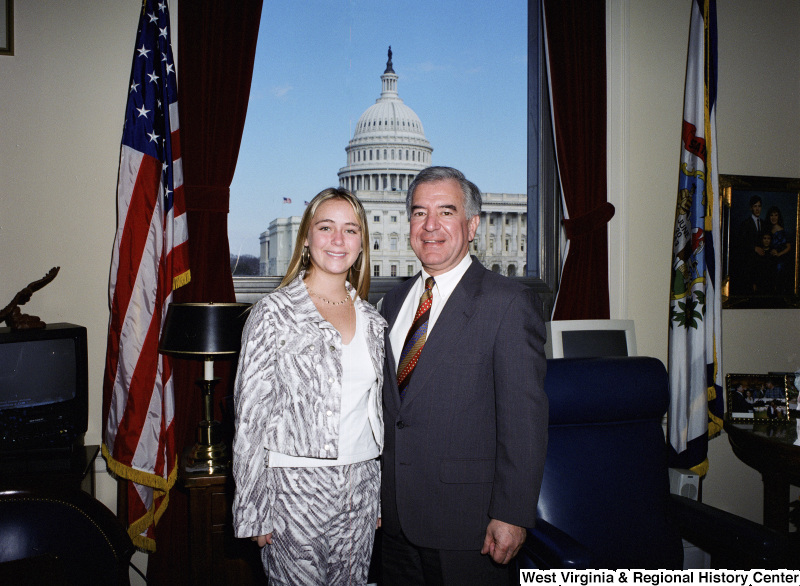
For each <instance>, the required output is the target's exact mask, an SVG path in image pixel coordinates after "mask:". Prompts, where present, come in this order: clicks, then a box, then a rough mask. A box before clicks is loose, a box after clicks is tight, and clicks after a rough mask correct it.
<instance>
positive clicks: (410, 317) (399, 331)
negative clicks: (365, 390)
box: [389, 254, 472, 368]
mask: <svg viewBox="0 0 800 586" xmlns="http://www.w3.org/2000/svg"><path fill="white" fill-rule="evenodd" d="M470 264H472V257H471V256H470V255H469V254H467V255H466V256H465V257H464V258H462V259H461V262H460V263H458V264H457V265H456V266H455V267H453V268H452V269H450V270H449V271H447V272H446V273H442V274H441V275H437V276H436V277H434V278H433V280H434V283H435V284H434V286H433V299H432V301H431V314H430V317H429V318H428V331H427V334H426V336H430V335H431V330H433V326H434V325H435V324H436V320H437V319H438V318H439V315H440V314H441V313H442V309H443V308H444V305H445V303H447V300H448V299H450V294H451V293H452V292H453V290H454V289H455V288H456V285H458V282H459V281H460V280H461V277H463V276H464V273H466V272H467V269H468V268H469V265H470ZM428 277H430V275H429V274H428V273H427V272H425V269H422V274H421V275H420V277H419V278H418V279H417V282H416V283H414V286H413V287H411V291H409V293H408V296H406V299H405V301H403V307H401V308H400V313H398V314H397V319H396V320H395V322H394V325H393V326H392V331H391V332H389V341H390V342H391V344H392V353H393V354H394V360H395V368H396V367H397V365H398V364H399V363H400V353H401V352H402V351H403V344H404V343H405V341H406V336H407V335H408V329H409V328H410V327H411V324H412V323H413V322H414V314H415V313H417V307H419V298H420V297H421V296H422V292H423V291H424V290H425V281H426V279H427V278H428Z"/></svg>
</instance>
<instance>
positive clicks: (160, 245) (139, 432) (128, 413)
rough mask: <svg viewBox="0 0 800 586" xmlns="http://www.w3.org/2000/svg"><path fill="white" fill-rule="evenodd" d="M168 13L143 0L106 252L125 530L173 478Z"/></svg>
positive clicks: (110, 455) (109, 380) (116, 454)
mask: <svg viewBox="0 0 800 586" xmlns="http://www.w3.org/2000/svg"><path fill="white" fill-rule="evenodd" d="M169 26H170V25H169V12H168V8H167V4H166V3H165V2H164V1H163V0H162V1H160V2H156V1H155V0H144V2H143V10H142V12H141V15H140V20H139V28H138V29H137V37H136V44H135V47H134V54H133V60H132V64H131V77H130V86H129V89H128V102H127V105H126V111H125V122H124V126H123V133H122V146H121V149H120V168H119V182H118V185H117V202H118V203H117V205H118V217H117V234H116V237H115V240H114V250H113V252H112V262H111V275H110V279H109V296H110V302H111V312H110V317H109V332H108V344H107V351H106V371H105V377H104V381H103V393H104V405H106V406H107V408H108V412H107V419H106V422H105V430H104V438H103V455H104V456H105V457H106V460H107V461H108V465H109V468H110V469H111V470H112V471H113V472H114V473H115V474H117V475H119V476H121V477H122V478H126V479H129V480H131V481H132V482H131V483H130V485H129V486H128V491H127V493H128V513H129V515H128V525H129V527H128V532H129V534H130V535H131V537H132V538H133V540H134V543H135V544H136V545H137V546H139V547H141V548H143V549H145V550H148V551H153V550H154V549H155V541H154V531H153V525H154V524H155V523H156V522H157V521H158V519H159V518H160V517H161V515H162V514H163V511H164V507H165V506H166V504H167V502H168V492H169V489H170V488H171V487H172V484H173V483H174V482H175V478H176V476H177V474H176V472H177V467H176V461H177V454H176V450H175V439H174V426H173V420H174V413H175V399H174V392H173V381H172V369H171V368H170V365H169V360H168V358H167V357H165V356H162V355H161V354H159V352H158V343H159V338H160V335H161V328H162V325H163V322H164V318H165V316H166V311H167V307H168V305H169V303H170V300H171V299H172V291H173V289H174V288H176V287H178V286H181V285H183V284H185V283H187V282H188V280H189V278H190V275H189V270H188V228H187V225H186V206H185V203H184V190H183V170H182V166H181V160H180V157H181V145H180V134H179V127H178V120H179V117H178V109H177V108H178V106H177V85H176V84H177V80H176V76H175V63H174V60H173V55H172V48H171V46H170V32H169Z"/></svg>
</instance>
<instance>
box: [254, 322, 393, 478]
mask: <svg viewBox="0 0 800 586" xmlns="http://www.w3.org/2000/svg"><path fill="white" fill-rule="evenodd" d="M365 327H366V326H365V322H364V317H363V316H362V315H361V312H360V311H358V310H356V333H355V335H354V336H353V339H352V340H350V343H349V344H342V406H341V417H340V419H339V457H338V458H336V459H332V458H307V457H300V456H289V455H287V454H281V453H278V452H274V451H272V452H270V453H269V465H270V467H275V468H290V467H292V468H296V467H307V468H312V467H320V466H342V465H344V464H354V463H356V462H363V461H365V460H371V459H373V458H377V457H378V455H379V454H380V448H379V447H378V442H377V441H376V440H375V436H374V435H373V433H372V427H371V426H370V423H369V413H368V407H367V405H368V400H369V389H370V387H371V386H372V385H373V384H374V382H375V380H376V379H377V376H378V375H377V373H376V372H375V367H374V366H373V364H372V360H371V359H370V357H369V348H368V347H367V336H366V331H365V329H364V328H365Z"/></svg>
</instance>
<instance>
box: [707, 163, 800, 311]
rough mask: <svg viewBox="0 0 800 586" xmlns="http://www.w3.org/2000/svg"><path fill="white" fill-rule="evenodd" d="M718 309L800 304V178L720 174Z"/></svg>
mask: <svg viewBox="0 0 800 586" xmlns="http://www.w3.org/2000/svg"><path fill="white" fill-rule="evenodd" d="M719 188H720V209H721V212H722V214H721V216H722V218H721V219H722V264H723V284H722V307H723V308H726V309H756V308H786V307H800V286H799V283H798V277H799V276H800V271H798V260H799V259H800V179H786V178H780V177H757V176H753V175H720V178H719Z"/></svg>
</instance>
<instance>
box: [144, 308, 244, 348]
mask: <svg viewBox="0 0 800 586" xmlns="http://www.w3.org/2000/svg"><path fill="white" fill-rule="evenodd" d="M249 307H250V305H249V304H248V303H170V305H169V308H167V319H166V321H165V323H164V330H163V331H162V332H161V342H160V344H159V347H158V351H159V352H162V353H164V354H169V355H170V356H176V357H179V358H197V359H204V358H208V357H212V358H213V357H217V356H218V357H220V358H222V357H224V356H225V355H226V354H237V353H238V352H239V348H240V346H241V338H242V328H243V327H244V322H245V320H246V319H247V314H248V312H247V309H248V308H249Z"/></svg>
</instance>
